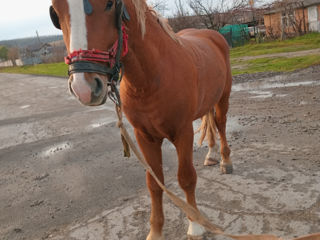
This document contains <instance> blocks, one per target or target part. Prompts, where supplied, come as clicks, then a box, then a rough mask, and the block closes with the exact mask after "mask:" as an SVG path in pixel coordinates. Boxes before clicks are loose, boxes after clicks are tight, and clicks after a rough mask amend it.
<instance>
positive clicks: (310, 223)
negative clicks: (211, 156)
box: [0, 66, 320, 240]
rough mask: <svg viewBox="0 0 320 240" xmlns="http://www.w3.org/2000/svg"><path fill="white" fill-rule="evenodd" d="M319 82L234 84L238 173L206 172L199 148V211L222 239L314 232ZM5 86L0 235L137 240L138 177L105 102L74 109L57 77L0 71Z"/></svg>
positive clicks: (275, 79)
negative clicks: (222, 234)
mask: <svg viewBox="0 0 320 240" xmlns="http://www.w3.org/2000/svg"><path fill="white" fill-rule="evenodd" d="M319 83H320V67H319V66H315V67H312V68H308V69H304V70H300V71H296V72H293V73H289V74H283V73H280V74H276V73H261V74H252V75H241V76H237V77H235V78H234V82H233V91H232V94H231V97H230V110H229V115H228V126H227V137H228V140H229V144H230V146H231V150H232V155H231V157H232V160H233V163H234V173H233V174H232V175H223V174H221V173H220V170H219V167H218V166H213V167H205V166H203V161H204V158H205V156H206V153H207V151H208V148H207V146H206V145H204V146H202V147H199V146H197V145H196V144H195V145H194V164H195V167H196V169H197V174H198V185H197V199H198V205H199V208H200V210H201V211H202V212H204V213H205V214H206V215H207V216H208V217H209V218H210V219H211V220H212V222H214V223H215V224H216V225H218V226H220V227H221V228H223V229H224V230H225V231H227V232H228V233H235V234H242V233H243V234H244V233H255V234H260V233H269V234H275V235H277V236H280V237H283V238H284V239H290V238H292V237H294V236H301V235H305V234H309V233H312V232H319V231H320V227H319V226H320V145H319V142H320V84H319ZM0 84H1V89H3V91H1V92H0V98H1V102H0V108H1V111H0V239H1V240H9V239H10V240H15V239H19V240H20V239H27V240H29V239H55V240H58V239H61V240H62V239H70V240H82V239H90V240H91V239H92V240H99V239H108V240H109V239H112V240H114V239H123V240H132V239H135V240H144V239H145V237H146V235H147V234H148V229H149V221H148V218H149V204H150V200H149V196H148V192H147V190H146V187H145V182H144V174H145V173H144V170H143V169H142V168H141V167H140V165H139V163H138V161H137V160H136V159H135V157H132V158H131V159H126V158H123V156H122V149H121V141H120V138H119V132H118V129H117V128H116V126H115V114H114V112H113V106H112V104H111V103H110V102H109V103H108V104H107V105H105V106H102V107H98V108H88V107H83V106H81V105H79V104H78V103H77V102H76V100H74V99H73V98H71V97H70V96H69V94H68V92H67V83H66V80H65V79H62V78H49V77H35V76H28V75H9V74H0ZM198 124H199V121H196V122H195V123H194V126H195V128H196V127H197V126H198ZM197 138H198V136H197V135H196V136H195V142H196V141H197ZM163 156H164V164H163V165H164V173H165V176H166V178H165V179H166V185H167V186H168V187H169V188H170V189H171V190H173V191H174V192H177V193H178V194H179V195H180V196H182V197H183V194H182V191H181V189H180V188H179V186H178V184H177V181H176V170H177V161H176V153H175V151H174V148H173V147H172V145H171V144H170V143H168V142H165V144H164V146H163ZM164 204H165V216H166V222H165V226H164V235H165V237H166V239H173V240H175V239H179V240H180V239H187V236H186V232H187V219H186V217H185V216H184V214H183V213H182V212H181V211H180V210H179V209H177V208H176V207H175V206H174V205H173V204H172V203H171V202H170V201H169V200H168V198H167V197H164ZM204 239H207V240H213V239H218V240H222V239H226V238H223V237H219V236H214V235H212V234H209V233H207V234H206V236H205V237H204Z"/></svg>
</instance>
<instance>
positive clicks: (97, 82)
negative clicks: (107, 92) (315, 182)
mask: <svg viewBox="0 0 320 240" xmlns="http://www.w3.org/2000/svg"><path fill="white" fill-rule="evenodd" d="M91 87H92V92H93V94H94V96H96V97H99V96H100V95H101V93H102V89H103V83H102V81H101V79H100V78H97V77H96V78H94V82H93V84H92V86H91Z"/></svg>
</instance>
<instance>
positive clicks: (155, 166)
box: [135, 130, 164, 240]
mask: <svg viewBox="0 0 320 240" xmlns="http://www.w3.org/2000/svg"><path fill="white" fill-rule="evenodd" d="M135 135H136V139H137V141H138V144H139V146H140V149H141V151H142V153H143V155H144V157H145V159H146V161H147V162H148V164H149V165H150V166H151V168H152V170H153V171H154V172H155V174H156V175H157V177H158V178H159V180H160V181H161V182H162V183H163V182H164V177H163V172H162V156H161V145H162V140H160V139H154V138H153V137H151V136H150V135H148V134H145V133H143V132H140V131H138V130H135ZM146 181H147V186H148V189H149V192H150V196H151V216H150V232H149V234H148V237H147V240H163V239H164V238H163V237H162V227H163V224H164V215H163V209H162V194H163V192H162V190H161V188H160V187H159V185H158V184H157V183H156V182H155V180H154V179H153V177H152V176H151V175H150V174H149V173H148V172H147V174H146Z"/></svg>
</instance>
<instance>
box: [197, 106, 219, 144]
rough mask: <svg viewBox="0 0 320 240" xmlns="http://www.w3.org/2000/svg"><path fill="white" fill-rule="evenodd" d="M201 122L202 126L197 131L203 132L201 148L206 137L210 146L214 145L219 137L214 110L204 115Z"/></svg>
mask: <svg viewBox="0 0 320 240" xmlns="http://www.w3.org/2000/svg"><path fill="white" fill-rule="evenodd" d="M201 121H202V122H201V126H200V128H199V129H198V130H197V131H196V133H198V132H201V136H200V139H199V142H198V144H199V146H201V145H202V143H203V141H204V140H205V138H206V137H207V140H208V142H209V145H211V144H210V143H213V144H214V143H215V139H216V135H217V126H216V122H215V120H214V109H211V110H210V111H209V112H208V113H207V114H206V115H204V116H203V117H202V119H201Z"/></svg>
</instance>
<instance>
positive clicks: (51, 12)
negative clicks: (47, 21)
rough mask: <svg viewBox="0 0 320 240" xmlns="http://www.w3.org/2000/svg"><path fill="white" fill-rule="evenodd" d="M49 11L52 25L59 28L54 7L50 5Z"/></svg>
mask: <svg viewBox="0 0 320 240" xmlns="http://www.w3.org/2000/svg"><path fill="white" fill-rule="evenodd" d="M49 13H50V18H51V21H52V23H53V25H54V26H55V27H56V28H58V29H60V30H61V26H60V22H59V17H58V14H57V13H56V11H55V10H54V8H53V7H52V6H50V8H49Z"/></svg>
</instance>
